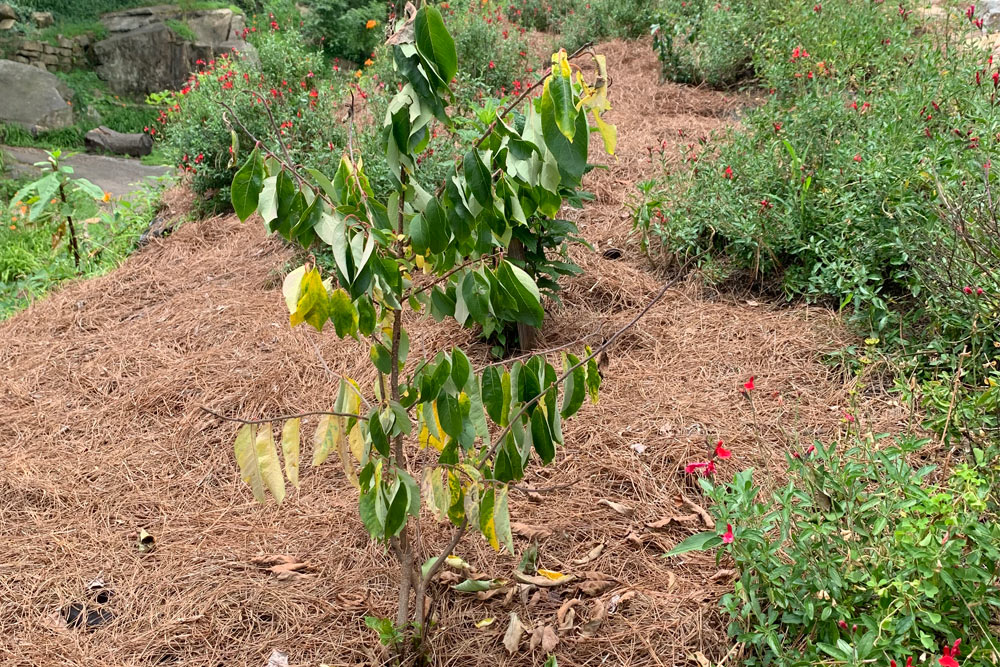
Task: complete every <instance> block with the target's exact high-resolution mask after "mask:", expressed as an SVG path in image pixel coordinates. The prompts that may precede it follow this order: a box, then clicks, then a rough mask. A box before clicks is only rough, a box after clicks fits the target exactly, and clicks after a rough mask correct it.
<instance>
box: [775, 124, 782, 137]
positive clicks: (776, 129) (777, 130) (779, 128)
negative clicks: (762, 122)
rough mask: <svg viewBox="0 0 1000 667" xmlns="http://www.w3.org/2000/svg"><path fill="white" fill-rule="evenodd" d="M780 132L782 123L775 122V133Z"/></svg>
mask: <svg viewBox="0 0 1000 667" xmlns="http://www.w3.org/2000/svg"><path fill="white" fill-rule="evenodd" d="M778 132H781V123H775V124H774V133H775V134H777V133H778Z"/></svg>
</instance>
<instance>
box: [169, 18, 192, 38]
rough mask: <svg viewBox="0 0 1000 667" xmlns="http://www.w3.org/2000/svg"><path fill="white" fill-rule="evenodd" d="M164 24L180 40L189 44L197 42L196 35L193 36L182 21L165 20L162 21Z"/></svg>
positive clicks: (188, 27) (189, 28) (189, 27)
mask: <svg viewBox="0 0 1000 667" xmlns="http://www.w3.org/2000/svg"><path fill="white" fill-rule="evenodd" d="M164 23H166V24H167V27H168V28H170V29H171V30H172V31H173V32H174V34H176V35H177V36H178V37H180V38H181V39H184V40H187V41H189V42H197V41H198V35H196V34H194V30H192V29H191V26H189V25H188V24H187V23H185V22H184V21H180V20H178V19H167V20H166V21H164Z"/></svg>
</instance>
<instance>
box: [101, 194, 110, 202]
mask: <svg viewBox="0 0 1000 667" xmlns="http://www.w3.org/2000/svg"><path fill="white" fill-rule="evenodd" d="M101 201H111V193H110V192H105V193H104V196H103V197H101Z"/></svg>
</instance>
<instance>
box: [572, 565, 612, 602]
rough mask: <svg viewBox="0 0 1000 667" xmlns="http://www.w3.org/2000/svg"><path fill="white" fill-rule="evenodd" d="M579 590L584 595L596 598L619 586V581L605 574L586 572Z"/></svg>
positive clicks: (578, 586)
mask: <svg viewBox="0 0 1000 667" xmlns="http://www.w3.org/2000/svg"><path fill="white" fill-rule="evenodd" d="M581 578H582V581H581V582H580V583H579V584H577V589H578V590H579V591H580V592H581V593H583V594H584V595H587V596H590V597H596V596H598V595H601V594H602V593H604V592H606V591H609V590H611V589H612V588H614V587H615V586H617V585H618V580H617V579H615V578H614V577H612V576H610V575H607V574H604V573H603V572H593V571H591V572H584V573H583V575H581Z"/></svg>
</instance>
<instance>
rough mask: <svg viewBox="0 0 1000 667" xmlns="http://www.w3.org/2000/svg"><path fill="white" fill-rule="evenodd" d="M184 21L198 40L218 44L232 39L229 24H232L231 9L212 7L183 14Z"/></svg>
mask: <svg viewBox="0 0 1000 667" xmlns="http://www.w3.org/2000/svg"><path fill="white" fill-rule="evenodd" d="M184 22H185V23H187V25H188V27H189V28H191V32H193V33H194V34H195V35H197V37H198V40H197V41H199V42H203V43H205V44H220V43H222V42H225V41H227V40H230V39H232V37H233V34H232V32H230V30H229V26H231V25H232V24H233V11H232V10H231V9H213V10H210V11H204V12H195V13H193V14H190V15H185V17H184Z"/></svg>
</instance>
